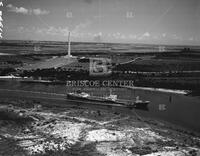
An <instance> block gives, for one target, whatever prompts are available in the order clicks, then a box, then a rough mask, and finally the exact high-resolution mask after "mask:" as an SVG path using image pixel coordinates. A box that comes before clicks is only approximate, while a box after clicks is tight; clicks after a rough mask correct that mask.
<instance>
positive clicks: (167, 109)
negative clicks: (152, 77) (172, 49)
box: [0, 81, 200, 132]
mask: <svg viewBox="0 0 200 156" xmlns="http://www.w3.org/2000/svg"><path fill="white" fill-rule="evenodd" d="M3 88H5V89H20V90H31V91H43V92H53V93H62V94H63V93H66V91H67V92H70V91H74V90H77V88H76V89H75V88H67V89H66V87H65V85H44V84H31V83H30V84H27V83H20V82H12V81H10V82H3V81H2V82H0V89H3ZM84 89H85V90H86V92H90V93H91V94H93V95H99V96H103V95H106V94H107V95H109V90H110V89H109V88H100V89H97V88H84ZM112 92H113V93H114V94H117V95H118V97H119V98H123V99H134V98H135V97H136V96H140V98H141V99H142V100H148V101H150V104H149V107H148V108H149V110H148V111H143V110H136V112H137V114H138V115H140V116H144V117H150V118H156V119H160V120H164V121H167V122H170V123H173V124H176V125H179V126H182V127H185V128H187V129H191V130H195V131H197V132H200V122H199V120H200V97H191V96H185V95H180V94H172V93H163V92H155V91H145V90H131V89H123V88H120V89H116V88H114V89H112ZM122 109H124V108H122ZM124 111H126V109H124ZM133 111H134V110H133ZM133 111H132V113H134V112H133ZM127 112H129V113H130V112H131V111H127Z"/></svg>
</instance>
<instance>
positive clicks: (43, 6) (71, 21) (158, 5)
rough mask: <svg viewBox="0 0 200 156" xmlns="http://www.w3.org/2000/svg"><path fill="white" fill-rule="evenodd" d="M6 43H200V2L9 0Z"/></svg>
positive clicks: (5, 14)
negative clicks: (11, 40) (10, 40)
mask: <svg viewBox="0 0 200 156" xmlns="http://www.w3.org/2000/svg"><path fill="white" fill-rule="evenodd" d="M3 20H4V21H3V24H4V29H3V37H4V38H5V39H30V40H55V41H57V40H58V41H66V40H67V35H68V31H70V32H71V33H72V37H71V38H72V40H73V41H97V42H98V41H102V42H123V43H125V42H128V43H154V44H188V45H200V0H5V1H4V6H3Z"/></svg>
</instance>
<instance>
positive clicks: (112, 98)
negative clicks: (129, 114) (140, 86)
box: [67, 91, 150, 108]
mask: <svg viewBox="0 0 200 156" xmlns="http://www.w3.org/2000/svg"><path fill="white" fill-rule="evenodd" d="M67 99H69V100H73V101H78V102H83V103H84V102H86V103H87V102H96V103H98V104H100V105H101V104H102V105H106V104H107V105H109V106H110V105H111V106H112V105H113V106H114V105H115V104H117V105H120V106H124V107H128V108H144V107H147V105H148V104H149V103H150V101H142V100H140V99H139V96H137V97H136V99H135V100H134V101H131V100H125V99H118V98H117V95H114V94H112V93H110V95H109V96H104V97H100V96H92V95H90V94H88V93H85V92H81V91H77V92H72V93H67Z"/></svg>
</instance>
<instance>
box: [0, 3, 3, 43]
mask: <svg viewBox="0 0 200 156" xmlns="http://www.w3.org/2000/svg"><path fill="white" fill-rule="evenodd" d="M2 7H3V2H2V1H0V38H1V39H2V38H3V37H2V33H3V12H2Z"/></svg>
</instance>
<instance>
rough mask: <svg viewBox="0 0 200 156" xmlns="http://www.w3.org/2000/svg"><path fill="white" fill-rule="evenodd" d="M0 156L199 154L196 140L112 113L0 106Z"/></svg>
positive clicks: (27, 104) (37, 104) (18, 103)
mask: <svg viewBox="0 0 200 156" xmlns="http://www.w3.org/2000/svg"><path fill="white" fill-rule="evenodd" d="M0 102H1V103H0V156H4V155H5V156H10V155H15V156H22V155H34V156H35V155H39V156H41V155H67V156H70V155H71V156H72V155H73V156H74V155H76V156H83V155H84V156H90V155H91V156H98V155H99V156H104V155H107V156H132V155H148V156H154V155H155V156H158V155H160V156H167V155H170V156H174V155H178V156H184V155H194V156H197V155H200V139H199V138H198V137H194V136H191V135H189V134H186V133H182V132H180V131H175V130H172V129H169V128H167V127H166V126H165V125H163V124H162V123H159V122H152V121H151V122H148V121H147V120H145V122H144V120H143V119H142V118H141V117H139V116H137V115H135V114H134V115H132V116H130V115H125V114H123V113H119V112H116V111H114V110H112V109H95V108H86V107H85V108H82V107H80V106H68V107H56V106H51V107H49V105H48V104H47V103H43V102H41V101H32V100H29V101H28V100H26V101H25V100H12V101H10V100H5V99H4V100H1V101H0Z"/></svg>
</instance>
